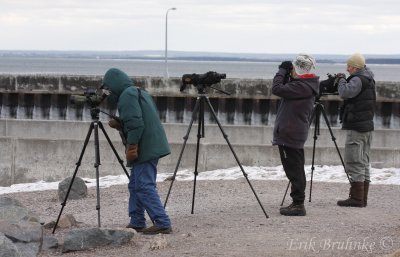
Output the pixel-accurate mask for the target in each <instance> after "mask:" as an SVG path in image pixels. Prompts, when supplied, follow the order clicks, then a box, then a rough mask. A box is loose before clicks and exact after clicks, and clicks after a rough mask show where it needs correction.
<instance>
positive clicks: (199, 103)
mask: <svg viewBox="0 0 400 257" xmlns="http://www.w3.org/2000/svg"><path fill="white" fill-rule="evenodd" d="M205 86H206V85H197V89H198V93H199V96H198V97H197V100H196V104H195V106H194V110H193V113H192V119H191V120H190V123H189V127H188V130H187V132H186V135H185V136H184V137H183V139H184V142H183V145H182V149H181V152H180V155H179V158H178V162H177V164H176V167H175V171H174V174H173V176H172V180H171V185H170V187H169V190H168V194H167V197H166V199H165V203H164V208H165V207H166V205H167V202H168V198H169V195H170V193H171V190H172V186H173V184H174V181H175V177H176V173H177V171H178V167H179V164H180V162H181V160H182V155H183V152H184V150H185V146H186V143H187V140H188V138H189V134H190V130H191V128H192V125H193V121H194V119H195V118H196V115H197V114H198V130H197V144H196V161H195V169H194V181H193V183H194V184H193V197H192V211H191V214H193V213H194V202H195V194H196V181H197V175H198V170H197V167H198V161H199V148H200V139H201V138H204V137H205V136H204V104H205V103H206V104H207V105H208V107H209V108H210V110H211V113H212V116H213V117H214V119H215V121H216V122H217V124H218V127H219V129H220V130H221V133H222V135H223V137H224V138H225V140H226V142H227V143H228V146H229V148H230V150H231V151H232V154H233V156H234V157H235V160H236V162H237V164H238V165H239V167H240V170H241V171H242V173H243V176H244V177H245V178H246V180H247V182H248V184H249V186H250V188H251V190H252V192H253V194H254V196H255V197H256V199H257V201H258V204H259V205H260V207H261V209H262V211H263V212H264V214H265V217H266V218H268V215H267V213H266V212H265V210H264V207H263V206H262V204H261V202H260V199H259V198H258V196H257V194H256V192H255V190H254V188H253V186H252V184H251V183H250V180H249V179H248V175H247V173H246V172H245V171H244V169H243V167H242V165H241V164H240V162H239V159H238V157H237V155H236V153H235V151H234V150H233V148H232V145H231V143H230V142H229V140H228V135H227V134H226V133H225V131H224V130H223V128H222V126H221V123H220V122H219V120H218V118H217V115H216V113H215V111H214V108H213V107H212V105H211V103H210V99H209V98H208V96H206V95H205V92H204V89H205ZM214 89H216V88H214ZM217 90H218V91H221V92H223V93H225V94H228V93H226V92H224V91H222V90H220V89H217Z"/></svg>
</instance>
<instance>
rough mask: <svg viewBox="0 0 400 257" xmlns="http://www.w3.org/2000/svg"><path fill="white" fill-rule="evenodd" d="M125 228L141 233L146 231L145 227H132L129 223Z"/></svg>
mask: <svg viewBox="0 0 400 257" xmlns="http://www.w3.org/2000/svg"><path fill="white" fill-rule="evenodd" d="M126 228H132V229H134V230H136V232H143V230H145V229H146V227H136V226H134V225H132V224H131V223H129V224H128V225H127V226H126Z"/></svg>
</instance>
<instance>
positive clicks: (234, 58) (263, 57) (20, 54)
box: [0, 50, 400, 64]
mask: <svg viewBox="0 0 400 257" xmlns="http://www.w3.org/2000/svg"><path fill="white" fill-rule="evenodd" d="M293 55H294V54H239V53H207V52H179V51H171V52H170V53H169V57H168V60H176V61H220V62H281V61H283V60H288V59H290V58H292V57H293ZM2 57H5V58H50V59H57V58H66V59H73V58H80V59H102V60H108V59H110V60H113V59H114V60H115V59H122V60H154V61H162V60H165V58H164V53H163V52H162V51H34V50H32V51H19V50H15V51H12V50H0V58H2ZM315 57H316V59H317V63H330V64H335V63H345V62H346V56H345V55H323V54H319V55H315ZM366 62H367V63H368V64H400V55H397V54H396V55H366Z"/></svg>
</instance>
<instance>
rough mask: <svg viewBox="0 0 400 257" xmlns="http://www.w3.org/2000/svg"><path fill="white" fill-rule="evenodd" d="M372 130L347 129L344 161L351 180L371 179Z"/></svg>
mask: <svg viewBox="0 0 400 257" xmlns="http://www.w3.org/2000/svg"><path fill="white" fill-rule="evenodd" d="M371 141H372V131H370V132H358V131H355V130H347V134H346V145H345V150H344V162H345V167H346V171H347V172H348V173H349V176H350V180H351V182H364V181H368V182H369V181H370V163H369V158H370V150H371Z"/></svg>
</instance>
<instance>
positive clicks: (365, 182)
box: [364, 181, 369, 207]
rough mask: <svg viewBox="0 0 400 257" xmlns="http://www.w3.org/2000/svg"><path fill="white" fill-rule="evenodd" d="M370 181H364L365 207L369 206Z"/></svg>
mask: <svg viewBox="0 0 400 257" xmlns="http://www.w3.org/2000/svg"><path fill="white" fill-rule="evenodd" d="M368 190H369V181H364V207H367V201H368Z"/></svg>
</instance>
